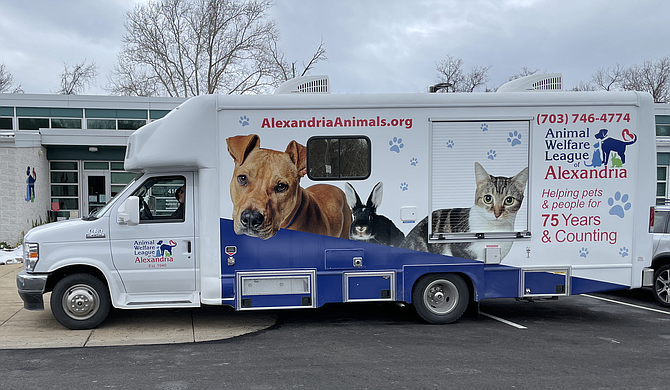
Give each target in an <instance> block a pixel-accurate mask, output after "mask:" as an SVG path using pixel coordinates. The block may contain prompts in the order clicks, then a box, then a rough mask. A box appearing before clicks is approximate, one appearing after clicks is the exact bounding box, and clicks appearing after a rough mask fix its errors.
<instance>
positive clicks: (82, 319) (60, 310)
mask: <svg viewBox="0 0 670 390" xmlns="http://www.w3.org/2000/svg"><path fill="white" fill-rule="evenodd" d="M110 307H111V301H110V298H109V291H108V290H107V286H106V285H105V284H104V283H103V282H102V281H101V280H100V279H98V278H96V277H95V276H93V275H89V274H74V275H69V276H66V277H64V278H63V279H61V280H60V281H59V282H58V283H56V286H55V287H54V289H53V292H52V293H51V312H52V313H53V315H54V317H56V320H58V322H60V323H61V324H62V325H63V326H65V327H66V328H70V329H93V328H95V327H96V326H98V325H100V324H101V323H102V321H104V320H105V318H107V315H108V314H109V309H110Z"/></svg>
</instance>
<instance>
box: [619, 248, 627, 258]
mask: <svg viewBox="0 0 670 390" xmlns="http://www.w3.org/2000/svg"><path fill="white" fill-rule="evenodd" d="M619 255H620V256H621V257H626V256H628V248H626V247H625V246H624V247H622V248H621V249H619Z"/></svg>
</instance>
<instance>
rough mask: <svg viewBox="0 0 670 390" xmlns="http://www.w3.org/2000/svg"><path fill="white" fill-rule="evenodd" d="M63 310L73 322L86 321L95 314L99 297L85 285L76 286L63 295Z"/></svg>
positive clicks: (98, 304)
mask: <svg viewBox="0 0 670 390" xmlns="http://www.w3.org/2000/svg"><path fill="white" fill-rule="evenodd" d="M62 305H63V310H65V313H66V314H67V315H68V316H70V318H73V319H75V320H79V321H81V320H86V319H89V318H91V317H93V316H94V315H95V313H97V311H98V308H99V307H100V297H99V296H98V293H97V292H96V291H95V289H93V288H91V286H88V285H86V284H77V285H74V286H72V287H70V288H69V289H67V291H66V292H65V294H63V301H62Z"/></svg>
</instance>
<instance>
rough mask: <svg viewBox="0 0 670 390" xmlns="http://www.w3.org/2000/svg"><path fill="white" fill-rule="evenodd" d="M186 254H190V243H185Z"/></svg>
mask: <svg viewBox="0 0 670 390" xmlns="http://www.w3.org/2000/svg"><path fill="white" fill-rule="evenodd" d="M186 252H188V253H191V241H186Z"/></svg>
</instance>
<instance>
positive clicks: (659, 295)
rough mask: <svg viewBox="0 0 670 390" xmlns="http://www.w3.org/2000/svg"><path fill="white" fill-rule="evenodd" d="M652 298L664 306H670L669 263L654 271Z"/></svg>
mask: <svg viewBox="0 0 670 390" xmlns="http://www.w3.org/2000/svg"><path fill="white" fill-rule="evenodd" d="M652 291H653V292H654V298H656V301H657V302H658V303H659V304H660V305H661V306H665V307H670V264H666V265H664V266H662V267H661V268H659V269H658V270H656V272H654V287H652Z"/></svg>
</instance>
